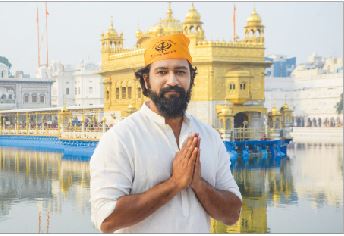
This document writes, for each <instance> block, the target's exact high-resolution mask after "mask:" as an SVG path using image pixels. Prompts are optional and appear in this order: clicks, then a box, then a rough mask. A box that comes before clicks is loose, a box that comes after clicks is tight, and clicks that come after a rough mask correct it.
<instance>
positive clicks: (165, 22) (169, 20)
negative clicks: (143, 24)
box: [149, 4, 183, 34]
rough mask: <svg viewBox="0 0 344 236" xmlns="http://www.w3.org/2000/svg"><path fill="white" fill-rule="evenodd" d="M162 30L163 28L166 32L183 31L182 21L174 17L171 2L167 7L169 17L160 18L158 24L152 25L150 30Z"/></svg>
mask: <svg viewBox="0 0 344 236" xmlns="http://www.w3.org/2000/svg"><path fill="white" fill-rule="evenodd" d="M160 30H162V31H163V33H164V34H166V33H177V32H182V31H183V26H182V23H181V22H180V21H179V20H177V19H175V18H174V17H173V12H172V9H171V5H170V4H169V6H168V9H167V17H166V18H165V19H162V20H160V22H159V23H158V24H156V25H154V26H153V27H151V28H150V30H149V32H158V31H160Z"/></svg>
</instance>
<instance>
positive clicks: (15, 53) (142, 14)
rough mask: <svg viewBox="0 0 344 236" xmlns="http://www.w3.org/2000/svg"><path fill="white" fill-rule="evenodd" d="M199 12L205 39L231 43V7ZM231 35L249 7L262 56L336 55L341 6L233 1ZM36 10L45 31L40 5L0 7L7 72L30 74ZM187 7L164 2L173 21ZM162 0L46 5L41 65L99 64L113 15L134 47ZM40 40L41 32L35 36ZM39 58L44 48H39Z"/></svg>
mask: <svg viewBox="0 0 344 236" xmlns="http://www.w3.org/2000/svg"><path fill="white" fill-rule="evenodd" d="M194 4H195V7H196V9H197V10H198V12H199V13H200V14H201V20H202V21H203V23H204V24H203V28H204V30H205V36H206V39H209V40H227V41H229V40H231V38H232V13H233V4H234V2H194ZM235 4H236V7H237V34H238V35H239V37H240V38H243V27H244V26H245V24H246V19H247V18H248V17H249V15H250V13H251V12H252V9H253V7H256V11H257V12H258V14H259V15H260V16H261V18H262V22H263V25H264V26H265V47H266V54H270V53H273V54H283V55H287V56H296V57H297V63H300V62H305V61H306V60H307V57H308V56H309V55H310V54H312V53H313V52H316V53H317V54H319V55H322V56H326V57H327V56H340V57H343V2H236V3H235ZM36 7H38V9H39V14H40V27H41V28H42V29H41V31H43V30H44V29H45V18H44V9H45V7H44V3H42V2H0V12H1V13H0V22H1V27H0V31H1V34H0V56H5V57H7V58H8V59H9V60H10V62H11V63H12V65H13V69H16V70H24V71H25V72H26V73H30V74H31V76H33V75H34V71H35V69H36V67H37V31H36ZM190 7H191V2H172V10H173V14H174V17H175V18H176V19H178V20H180V21H183V20H184V19H185V16H186V14H187V12H188V10H189V9H190ZM167 8H168V3H167V2H48V11H49V17H48V27H49V28H48V41H49V61H60V62H62V63H63V64H74V65H76V64H78V63H80V61H81V60H82V59H85V60H89V61H93V62H95V63H100V34H101V33H102V32H104V31H106V30H107V28H108V26H109V22H110V17H111V16H113V19H114V27H115V29H116V31H117V32H123V34H124V38H125V41H124V46H125V47H129V48H131V47H133V46H134V45H135V31H136V30H137V28H138V27H139V28H140V29H141V30H143V31H146V30H148V29H149V28H150V27H152V26H153V25H155V24H156V23H158V21H159V19H160V18H165V16H166V11H167ZM41 35H42V34H41ZM42 60H43V61H45V49H44V48H42Z"/></svg>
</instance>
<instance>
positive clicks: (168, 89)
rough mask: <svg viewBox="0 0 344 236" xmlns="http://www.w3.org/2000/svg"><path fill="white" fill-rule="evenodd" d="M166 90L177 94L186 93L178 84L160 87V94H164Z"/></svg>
mask: <svg viewBox="0 0 344 236" xmlns="http://www.w3.org/2000/svg"><path fill="white" fill-rule="evenodd" d="M168 92H176V93H178V94H179V95H180V94H185V93H186V91H185V90H184V89H183V88H181V87H179V86H169V87H166V88H162V89H161V90H160V96H164V95H165V94H166V93H168Z"/></svg>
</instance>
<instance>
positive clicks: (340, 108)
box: [336, 93, 343, 114]
mask: <svg viewBox="0 0 344 236" xmlns="http://www.w3.org/2000/svg"><path fill="white" fill-rule="evenodd" d="M336 109H337V113H338V114H340V113H343V93H342V94H341V95H340V101H339V102H337V105H336Z"/></svg>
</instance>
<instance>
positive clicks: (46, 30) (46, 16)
mask: <svg viewBox="0 0 344 236" xmlns="http://www.w3.org/2000/svg"><path fill="white" fill-rule="evenodd" d="M47 5H48V4H47V2H45V36H46V40H47V58H46V60H47V67H48V65H49V52H48V15H49V12H48V6H47Z"/></svg>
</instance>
